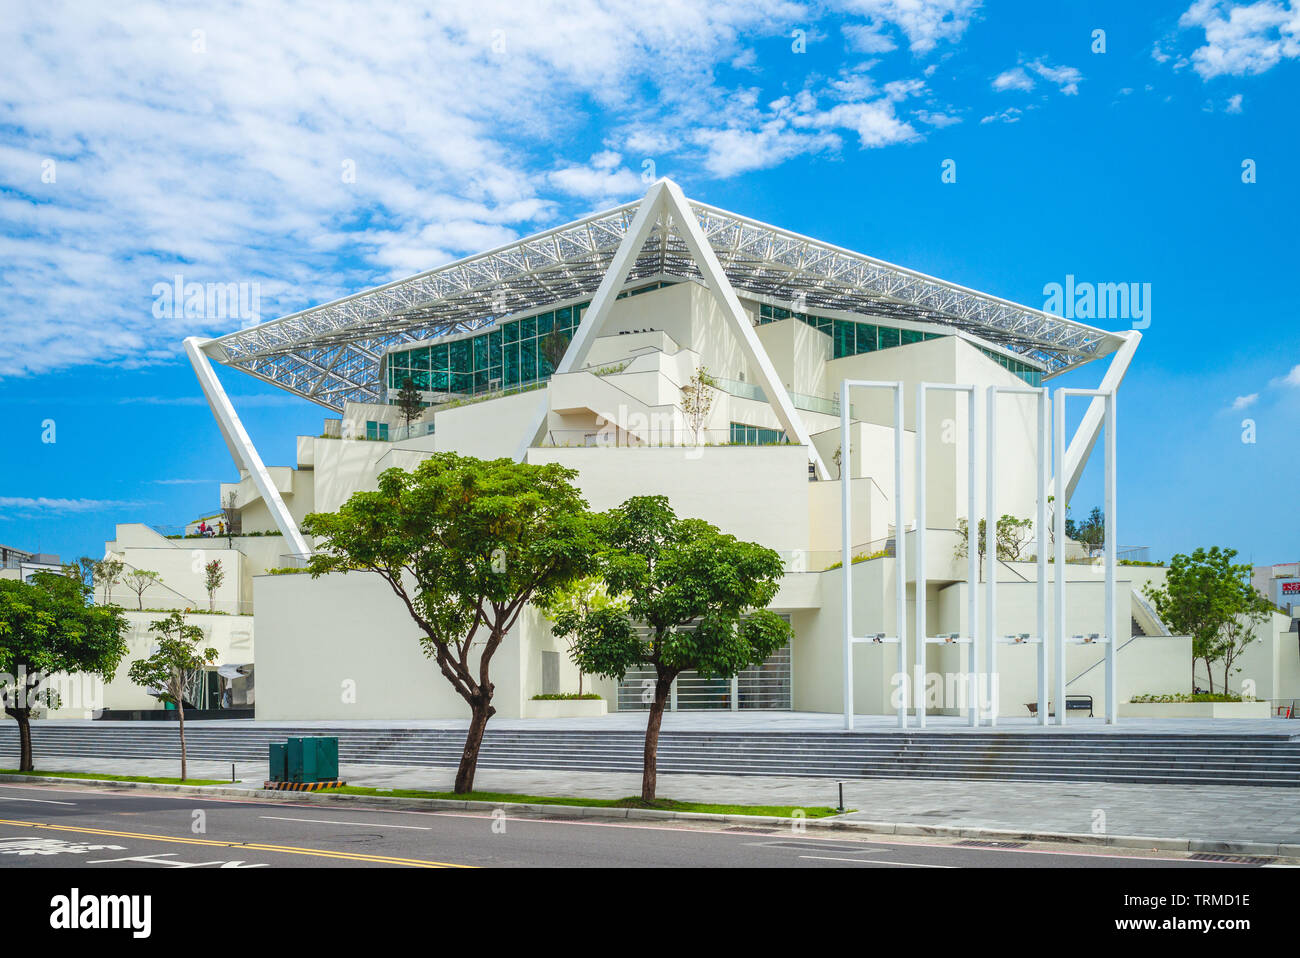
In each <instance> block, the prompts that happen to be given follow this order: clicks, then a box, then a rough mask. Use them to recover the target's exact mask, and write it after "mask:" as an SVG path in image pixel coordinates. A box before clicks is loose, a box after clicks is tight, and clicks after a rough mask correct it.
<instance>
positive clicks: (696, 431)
mask: <svg viewBox="0 0 1300 958" xmlns="http://www.w3.org/2000/svg"><path fill="white" fill-rule="evenodd" d="M717 394H718V380H717V378H716V377H714V376H713V375H712V374H711V373H710V372H709V370H708V368H707V367H705V366H701V367H700V368H699V369H697V370H695V374H694V375H693V376H691V380H690V382H688V383H687V384H686V385H685V386H683V387H682V415H684V416H685V417H686V423H687V425H689V426H690V427H691V434H692V435H693V436H694V437H695V442H696V443H697V444H698V443H699V441H700V431H701V430H702V429H703V428H704V424H705V423H706V422H707V421H708V419H709V413H710V412H711V411H712V409H713V400H714V399H715V398H717Z"/></svg>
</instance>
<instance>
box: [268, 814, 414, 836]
mask: <svg viewBox="0 0 1300 958" xmlns="http://www.w3.org/2000/svg"><path fill="white" fill-rule="evenodd" d="M258 818H265V819H267V820H269V821H272V822H311V823H312V824H314V825H355V826H357V827H358V828H410V829H413V830H415V831H420V832H430V831H433V829H431V828H430V827H429V826H427V825H390V824H388V823H387V822H332V821H329V820H328V819H324V818H289V817H287V816H285V815H259V816H258Z"/></svg>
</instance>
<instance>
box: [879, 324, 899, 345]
mask: <svg viewBox="0 0 1300 958" xmlns="http://www.w3.org/2000/svg"><path fill="white" fill-rule="evenodd" d="M878 328H879V330H880V348H881V349H892V348H893V347H895V346H897V345H898V340H899V337H898V330H897V329H895V328H894V327H892V326H880V327H878Z"/></svg>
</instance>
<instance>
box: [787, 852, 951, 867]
mask: <svg viewBox="0 0 1300 958" xmlns="http://www.w3.org/2000/svg"><path fill="white" fill-rule="evenodd" d="M799 857H800V858H814V859H816V860H818V861H823V862H856V863H858V864H859V865H899V866H904V867H907V868H956V867H957V866H956V865H922V864H921V863H920V862H887V861H883V860H882V859H878V858H831V857H830V856H829V855H800V856H799Z"/></svg>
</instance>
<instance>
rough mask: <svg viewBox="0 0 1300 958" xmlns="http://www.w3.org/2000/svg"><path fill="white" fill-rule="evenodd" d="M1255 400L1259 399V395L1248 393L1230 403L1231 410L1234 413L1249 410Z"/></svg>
mask: <svg viewBox="0 0 1300 958" xmlns="http://www.w3.org/2000/svg"><path fill="white" fill-rule="evenodd" d="M1257 399H1259V393H1250V394H1248V395H1245V396H1238V397H1237V398H1236V399H1234V400H1233V401H1232V409H1233V411H1234V412H1240V411H1241V410H1243V409H1249V408H1250V407H1251V406H1253V405H1255V400H1257Z"/></svg>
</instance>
